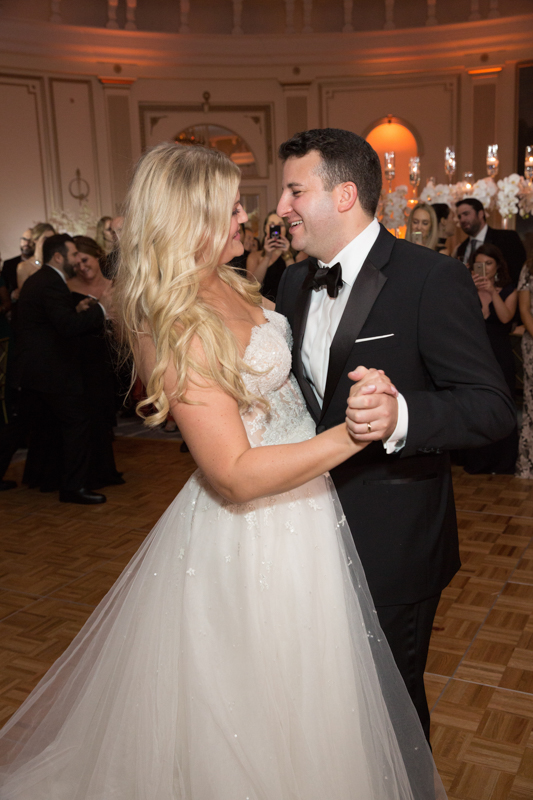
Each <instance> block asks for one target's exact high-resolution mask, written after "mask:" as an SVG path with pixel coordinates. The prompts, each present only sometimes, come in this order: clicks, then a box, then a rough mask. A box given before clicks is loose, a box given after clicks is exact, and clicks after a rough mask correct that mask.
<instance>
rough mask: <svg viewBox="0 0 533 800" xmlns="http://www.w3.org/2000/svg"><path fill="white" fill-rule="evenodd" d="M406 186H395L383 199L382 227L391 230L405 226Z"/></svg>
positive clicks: (406, 209) (406, 208)
mask: <svg viewBox="0 0 533 800" xmlns="http://www.w3.org/2000/svg"><path fill="white" fill-rule="evenodd" d="M408 191H409V190H408V188H407V186H397V187H396V189H395V190H394V191H393V192H389V194H386V195H385V197H384V198H383V218H382V222H383V225H384V226H385V227H386V228H388V229H389V230H391V229H392V228H401V227H402V225H405V222H406V216H407V214H408V204H407V193H408Z"/></svg>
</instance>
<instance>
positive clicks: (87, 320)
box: [42, 283, 105, 339]
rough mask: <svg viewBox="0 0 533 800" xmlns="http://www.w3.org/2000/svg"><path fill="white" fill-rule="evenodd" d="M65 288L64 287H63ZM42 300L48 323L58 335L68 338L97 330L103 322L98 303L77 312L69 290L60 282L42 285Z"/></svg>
mask: <svg viewBox="0 0 533 800" xmlns="http://www.w3.org/2000/svg"><path fill="white" fill-rule="evenodd" d="M65 288H66V287H65ZM42 292H43V296H42V302H43V305H44V309H45V312H46V316H47V317H48V319H49V321H50V323H51V324H52V325H53V327H54V328H55V329H56V331H57V332H58V333H59V335H60V336H64V337H65V338H67V339H70V338H71V337H73V336H81V335H82V334H84V333H89V332H91V331H97V330H99V329H100V328H101V327H102V325H103V324H104V319H105V317H104V313H103V311H102V308H101V306H100V305H99V304H97V305H94V306H91V307H90V308H88V309H87V311H82V312H80V313H79V314H78V312H77V311H76V309H75V308H74V306H73V302H72V297H71V295H70V292H69V291H68V290H67V291H66V292H65V291H64V289H63V287H62V286H61V285H60V284H57V285H56V284H55V283H54V284H51V285H49V286H46V287H43V289H42Z"/></svg>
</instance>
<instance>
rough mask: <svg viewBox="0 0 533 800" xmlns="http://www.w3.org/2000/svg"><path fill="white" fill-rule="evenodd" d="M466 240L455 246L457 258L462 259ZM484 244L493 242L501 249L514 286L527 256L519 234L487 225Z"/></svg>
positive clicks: (466, 243)
mask: <svg viewBox="0 0 533 800" xmlns="http://www.w3.org/2000/svg"><path fill="white" fill-rule="evenodd" d="M468 241H469V240H468V239H465V240H464V242H461V244H460V245H459V247H458V248H457V251H456V256H457V258H460V259H461V260H462V259H463V257H464V254H465V252H466V248H467V245H468ZM485 244H493V245H495V246H496V247H497V248H498V249H499V250H501V252H502V255H503V257H504V258H505V261H506V263H507V266H508V267H509V274H510V275H511V280H512V282H513V283H514V284H515V286H516V285H517V283H518V278H519V276H520V272H521V270H522V267H523V266H524V264H525V262H526V258H527V255H526V249H525V247H524V245H523V244H522V239H521V238H520V236H519V235H518V234H517V232H516V231H502V230H498V229H497V228H491V227H489V229H488V231H487V235H486V237H485Z"/></svg>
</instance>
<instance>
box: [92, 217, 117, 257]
mask: <svg viewBox="0 0 533 800" xmlns="http://www.w3.org/2000/svg"><path fill="white" fill-rule="evenodd" d="M112 221H113V218H112V217H101V218H100V219H99V220H98V222H97V224H96V236H95V237H94V238H95V241H96V243H97V245H98V247H100V248H101V249H102V250H103V251H104V253H105V255H106V256H107V255H109V253H110V252H111V250H112V249H113V247H114V246H115V239H114V236H113V231H112V230H111V223H112Z"/></svg>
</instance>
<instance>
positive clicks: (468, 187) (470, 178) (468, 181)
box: [463, 172, 474, 192]
mask: <svg viewBox="0 0 533 800" xmlns="http://www.w3.org/2000/svg"><path fill="white" fill-rule="evenodd" d="M463 182H464V184H465V187H464V189H465V192H471V191H472V187H473V186H474V173H473V172H465V174H464V175H463Z"/></svg>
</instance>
